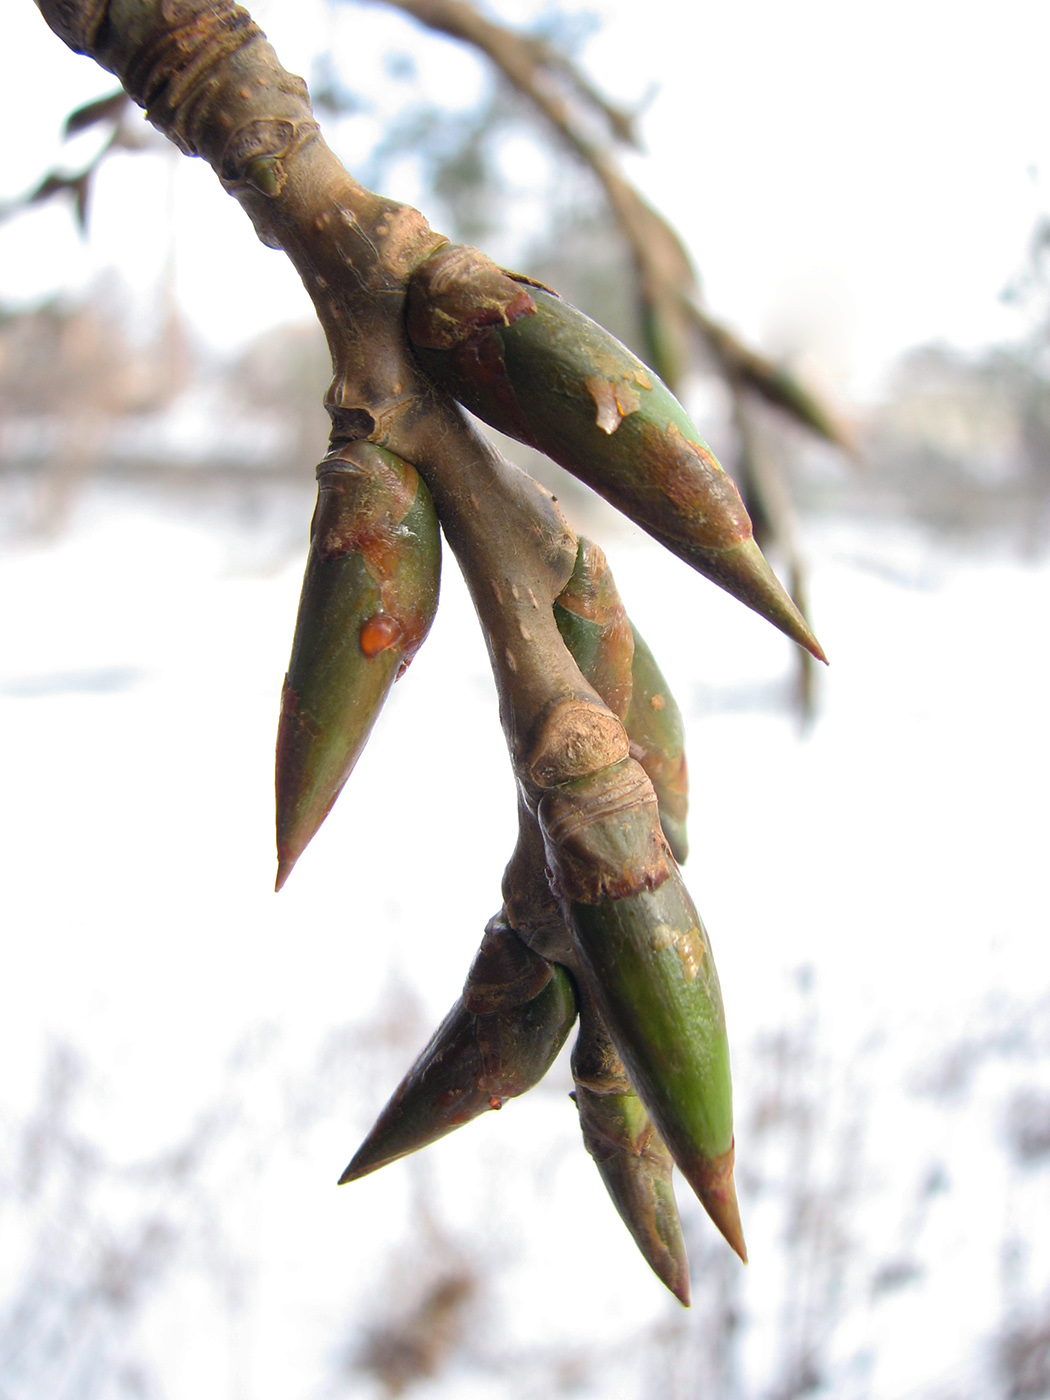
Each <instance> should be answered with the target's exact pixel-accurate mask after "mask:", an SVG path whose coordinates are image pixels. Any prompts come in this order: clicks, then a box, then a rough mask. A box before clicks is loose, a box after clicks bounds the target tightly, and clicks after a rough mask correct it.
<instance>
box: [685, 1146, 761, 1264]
mask: <svg viewBox="0 0 1050 1400" xmlns="http://www.w3.org/2000/svg"><path fill="white" fill-rule="evenodd" d="M735 1155H736V1152H735V1147H734V1146H733V1145H731V1146H730V1148H729V1151H728V1152H723V1153H722V1155H721V1157H716V1158H715V1159H714V1160H713V1161H712V1160H710V1159H708V1158H703V1157H700V1158H696V1159H695V1160H694V1161H693V1162H691V1163H689V1164H688V1169H687V1168H686V1167H684V1166H682V1167H681V1170H682V1174H683V1175H684V1176H685V1178H686V1180H687V1181H688V1182H689V1185H690V1186H691V1187H692V1188H693V1190H694V1191H695V1192H696V1194H697V1196H698V1197H699V1199H700V1204H701V1205H702V1206H703V1207H704V1209H705V1210H706V1211H707V1213H708V1215H709V1216H710V1217H711V1219H712V1220H713V1221H714V1223H715V1224H716V1225H717V1226H718V1228H719V1230H720V1231H721V1233H722V1235H723V1237H724V1238H725V1241H726V1243H727V1244H728V1245H729V1247H730V1249H732V1250H733V1252H734V1253H735V1254H737V1255H738V1256H739V1258H740V1262H741V1263H742V1264H746V1263H747V1245H746V1244H745V1243H744V1228H743V1226H742V1225H741V1223H740V1207H739V1205H738V1204H737V1199H736V1183H735V1182H734V1180H733V1163H734V1160H735ZM679 1166H681V1163H679Z"/></svg>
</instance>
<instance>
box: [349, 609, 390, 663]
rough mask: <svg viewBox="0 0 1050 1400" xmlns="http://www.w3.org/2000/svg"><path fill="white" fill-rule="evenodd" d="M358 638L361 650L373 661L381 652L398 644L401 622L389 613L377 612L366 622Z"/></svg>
mask: <svg viewBox="0 0 1050 1400" xmlns="http://www.w3.org/2000/svg"><path fill="white" fill-rule="evenodd" d="M358 640H359V642H360V645H361V650H362V651H363V652H364V654H365V655H366V656H367V657H368V659H369V661H371V660H372V658H373V657H376V656H378V655H379V654H380V652H384V651H389V650H390V648H391V647H396V646H397V644H398V642H399V641H400V640H401V624H400V622H398V620H397V618H396V617H391V616H390V614H389V613H376V614H375V616H374V617H370V618H369V619H368V621H367V622H365V623H364V625H363V626H362V628H361V636H360V638H359V639H358Z"/></svg>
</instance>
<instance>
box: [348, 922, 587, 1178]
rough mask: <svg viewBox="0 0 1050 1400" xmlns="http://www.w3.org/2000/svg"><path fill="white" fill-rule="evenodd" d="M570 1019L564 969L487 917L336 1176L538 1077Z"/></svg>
mask: <svg viewBox="0 0 1050 1400" xmlns="http://www.w3.org/2000/svg"><path fill="white" fill-rule="evenodd" d="M575 1020H576V996H575V993H574V991H573V987H572V982H571V981H570V979H569V976H568V973H566V971H565V970H564V968H561V967H558V966H557V965H556V964H554V963H549V962H547V961H546V960H545V959H543V958H541V957H538V956H537V955H536V954H535V953H533V952H531V951H530V950H529V949H528V948H527V947H526V946H525V944H524V943H522V941H521V940H520V939H519V938H518V937H517V935H516V934H515V933H514V932H513V931H512V930H511V929H510V927H509V926H508V925H507V923H506V920H505V918H504V917H503V915H497V917H496V918H494V919H492V920H491V921H490V923H489V925H488V928H487V929H486V930H485V937H484V939H483V941H482V944H481V948H480V949H479V951H478V954H477V957H476V958H475V959H474V963H473V965H472V967H471V969H470V975H469V976H468V977H467V981H466V985H465V986H464V988H463V994H462V996H461V997H460V998H459V1000H458V1001H457V1002H456V1004H455V1006H454V1007H453V1008H452V1010H451V1011H450V1012H449V1014H448V1015H447V1016H446V1017H445V1019H444V1021H442V1023H441V1025H440V1026H439V1027H438V1029H437V1031H436V1032H435V1033H434V1036H433V1038H432V1039H431V1041H430V1043H429V1045H427V1047H426V1049H425V1050H424V1051H423V1053H422V1054H421V1055H420V1056H419V1058H418V1060H417V1061H416V1062H415V1064H414V1065H413V1066H412V1068H411V1069H410V1070H409V1072H408V1074H407V1075H406V1076H405V1078H404V1079H403V1080H402V1081H401V1084H400V1085H399V1086H398V1089H397V1091H396V1092H395V1094H394V1096H393V1098H391V1100H390V1102H389V1103H388V1104H387V1105H386V1107H385V1108H384V1109H383V1111H382V1113H381V1114H380V1115H379V1118H378V1119H377V1121H376V1124H375V1126H374V1127H373V1128H372V1131H371V1132H370V1133H369V1134H368V1136H367V1138H366V1139H365V1141H364V1142H363V1143H362V1144H361V1146H360V1147H359V1148H358V1150H357V1152H356V1153H355V1155H354V1158H353V1161H351V1163H350V1165H349V1166H348V1167H347V1169H346V1171H345V1172H344V1173H343V1175H342V1176H341V1177H340V1179H339V1181H340V1185H342V1184H343V1183H345V1182H348V1181H357V1180H358V1178H359V1177H362V1176H367V1175H368V1174H369V1173H370V1172H374V1171H376V1170H378V1168H379V1167H383V1166H386V1165H387V1163H388V1162H394V1161H396V1160H397V1159H398V1158H399V1157H405V1156H407V1155H408V1153H410V1152H415V1151H417V1150H418V1149H419V1148H421V1147H426V1146H427V1144H428V1143H431V1142H436V1141H437V1139H438V1138H441V1137H444V1136H445V1135H446V1134H447V1133H450V1132H452V1130H453V1129H454V1128H458V1127H460V1126H461V1124H463V1123H469V1122H470V1120H471V1119H472V1118H477V1116H478V1115H479V1114H480V1113H484V1112H486V1110H488V1109H495V1108H502V1106H503V1104H504V1102H505V1101H506V1100H507V1099H511V1098H515V1097H516V1096H517V1095H519V1094H524V1093H525V1092H526V1090H528V1089H531V1088H532V1087H533V1085H534V1084H538V1083H539V1081H540V1080H541V1079H542V1078H543V1076H544V1075H545V1074H546V1073H547V1071H548V1069H550V1067H551V1065H552V1064H553V1063H554V1061H555V1059H556V1058H557V1056H558V1052H559V1050H560V1049H561V1047H562V1046H563V1045H564V1044H565V1040H566V1038H567V1036H568V1034H569V1031H570V1030H571V1029H572V1026H573V1023H574V1022H575Z"/></svg>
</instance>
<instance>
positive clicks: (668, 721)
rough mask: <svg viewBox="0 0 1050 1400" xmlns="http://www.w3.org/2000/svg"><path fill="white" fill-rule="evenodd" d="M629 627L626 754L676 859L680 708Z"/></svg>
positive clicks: (683, 790)
mask: <svg viewBox="0 0 1050 1400" xmlns="http://www.w3.org/2000/svg"><path fill="white" fill-rule="evenodd" d="M633 631H634V657H633V659H632V662H631V679H632V682H633V684H632V689H631V705H630V709H629V710H628V711H627V718H626V719H625V720H624V727H625V728H626V730H627V737H628V738H629V739H630V741H631V757H632V758H634V759H637V760H638V762H639V763H640V764H641V765H642V767H643V768H644V769H645V771H646V773H647V775H648V777H649V781H650V782H651V783H652V785H653V788H654V790H655V792H656V801H657V804H658V806H659V811H660V825H661V826H662V827H663V830H664V835H665V836H666V837H667V844H668V845H669V846H670V847H671V853H672V854H673V856H674V858H675V860H676V861H677V862H678V864H679V865H682V864H684V862H685V859H686V857H687V856H688V854H689V837H688V835H687V834H686V817H687V816H688V814H689V770H688V768H687V766H686V761H685V728H684V726H683V724H682V714H681V711H680V710H679V708H678V706H677V704H676V703H675V698H674V696H673V695H672V694H671V692H670V690H669V689H668V686H667V682H666V681H665V680H664V678H663V675H662V673H661V671H660V668H659V666H657V664H656V660H655V658H654V656H653V654H652V652H651V651H650V650H649V648H648V647H647V646H646V644H645V641H644V640H643V639H642V637H641V636H640V635H639V633H638V630H637V628H634V629H633Z"/></svg>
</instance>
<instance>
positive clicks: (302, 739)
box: [277, 442, 441, 889]
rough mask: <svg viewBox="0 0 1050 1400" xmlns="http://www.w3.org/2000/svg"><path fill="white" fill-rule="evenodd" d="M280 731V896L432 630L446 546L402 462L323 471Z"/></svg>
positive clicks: (380, 459)
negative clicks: (396, 685)
mask: <svg viewBox="0 0 1050 1400" xmlns="http://www.w3.org/2000/svg"><path fill="white" fill-rule="evenodd" d="M317 475H318V497H317V509H316V510H315V512H314V520H313V526H312V529H311V536H310V554H309V558H308V560H307V565H306V576H305V578H304V579H303V590H302V595H301V597H300V600H299V615H298V618H297V619H296V624H295V639H294V641H293V643H292V656H291V660H290V662H289V663H288V674H287V676H286V677H285V682H284V691H283V694H282V697H281V719H280V725H279V728H278V731H277V857H278V873H277V888H278V889H280V888H281V886H282V885H283V883H284V881H285V880H286V879H287V878H288V875H289V873H290V871H291V869H292V866H293V865H294V864H295V862H296V861H297V860H298V858H299V856H300V855H301V854H302V852H303V850H304V849H305V848H306V845H307V843H308V842H309V841H310V839H311V838H312V837H313V835H314V833H315V832H316V831H317V829H318V827H319V826H320V825H321V823H322V821H323V820H324V819H325V817H326V816H327V815H328V812H329V810H330V809H331V806H332V803H333V802H334V801H335V799H336V798H337V797H338V795H339V792H340V791H341V789H342V787H343V784H344V783H345V782H346V780H347V778H348V777H349V776H350V773H351V770H352V769H353V767H354V764H355V763H356V762H357V759H358V757H359V756H360V754H361V751H362V749H363V748H364V746H365V742H366V741H367V739H368V735H369V733H370V732H371V729H372V725H373V724H374V723H375V719H376V716H377V715H378V713H379V711H380V709H381V708H382V705H383V702H384V700H385V699H386V697H387V695H388V693H389V691H390V687H391V686H392V685H393V683H394V681H395V680H396V679H397V677H398V676H399V675H400V674H401V673H402V672H403V671H404V669H405V667H406V666H407V665H408V664H409V662H410V661H411V660H412V657H413V656H414V655H415V653H416V651H417V650H418V649H419V647H420V645H421V643H422V641H423V639H424V637H425V636H426V634H427V632H428V631H429V629H430V624H431V622H432V621H433V618H434V612H435V609H436V607H437V598H438V581H439V575H440V568H441V539H440V534H439V531H438V523H437V516H436V515H435V513H434V506H433V503H432V502H431V499H430V493H429V492H428V491H427V488H426V486H425V485H424V484H423V481H422V479H421V478H420V476H419V475H418V473H417V472H416V470H415V468H414V467H411V466H410V465H409V464H408V463H407V462H404V461H402V460H401V459H400V458H399V457H396V456H395V455H394V454H393V453H392V452H388V451H386V450H385V449H384V448H381V447H376V446H374V445H373V444H371V443H366V442H358V443H351V444H349V445H347V446H344V447H342V448H340V449H338V450H337V451H335V452H333V453H331V454H330V455H329V456H328V457H326V458H325V460H324V461H323V462H322V463H321V465H320V467H319V468H318V472H317Z"/></svg>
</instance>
